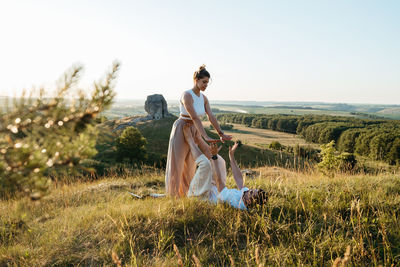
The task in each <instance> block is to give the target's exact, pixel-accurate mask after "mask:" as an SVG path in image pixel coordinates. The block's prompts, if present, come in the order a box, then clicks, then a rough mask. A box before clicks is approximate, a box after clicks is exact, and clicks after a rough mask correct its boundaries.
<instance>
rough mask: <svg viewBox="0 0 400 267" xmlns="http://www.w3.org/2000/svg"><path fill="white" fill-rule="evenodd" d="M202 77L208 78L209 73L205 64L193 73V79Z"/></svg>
mask: <svg viewBox="0 0 400 267" xmlns="http://www.w3.org/2000/svg"><path fill="white" fill-rule="evenodd" d="M204 77H208V78H210V73H209V72H208V71H207V70H206V65H204V64H203V65H201V66H200V67H199V69H198V70H196V71H195V72H194V74H193V79H194V80H199V79H203V78H204Z"/></svg>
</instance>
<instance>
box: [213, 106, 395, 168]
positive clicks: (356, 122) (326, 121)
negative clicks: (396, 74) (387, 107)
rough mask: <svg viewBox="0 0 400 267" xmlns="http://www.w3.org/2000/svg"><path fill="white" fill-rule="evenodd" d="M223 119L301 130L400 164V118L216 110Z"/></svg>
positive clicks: (312, 137)
mask: <svg viewBox="0 0 400 267" xmlns="http://www.w3.org/2000/svg"><path fill="white" fill-rule="evenodd" d="M216 116H217V119H218V121H220V122H221V123H238V124H243V125H246V126H248V127H254V128H261V129H270V130H274V131H280V132H286V133H292V134H298V135H300V136H302V137H303V138H304V139H305V140H306V141H308V142H313V143H319V144H327V143H329V142H331V141H334V142H335V144H336V148H337V149H338V150H339V151H341V152H348V153H354V154H358V155H361V156H366V157H369V158H370V159H373V160H380V161H384V162H387V163H389V164H390V165H396V164H400V121H397V120H387V119H358V118H349V117H340V116H329V115H285V114H275V115H266V114H241V113H240V114H239V113H237V114H217V115H216Z"/></svg>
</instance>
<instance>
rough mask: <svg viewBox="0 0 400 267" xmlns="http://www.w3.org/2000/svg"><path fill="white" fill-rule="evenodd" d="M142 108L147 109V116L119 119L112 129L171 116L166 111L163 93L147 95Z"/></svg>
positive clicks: (120, 128) (115, 129)
mask: <svg viewBox="0 0 400 267" xmlns="http://www.w3.org/2000/svg"><path fill="white" fill-rule="evenodd" d="M144 110H146V111H147V113H148V115H147V116H134V117H127V118H123V119H120V120H118V121H116V122H117V125H116V126H115V127H114V129H113V131H118V130H122V129H124V128H126V127H128V126H135V125H136V124H138V123H142V122H146V121H151V120H159V119H162V118H165V117H170V116H173V115H172V114H171V113H169V112H168V106H167V101H165V98H164V97H163V95H160V94H154V95H149V96H147V99H146V102H145V103H144Z"/></svg>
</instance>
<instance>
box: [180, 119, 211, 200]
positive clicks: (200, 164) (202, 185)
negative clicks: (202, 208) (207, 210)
mask: <svg viewBox="0 0 400 267" xmlns="http://www.w3.org/2000/svg"><path fill="white" fill-rule="evenodd" d="M183 134H184V136H185V139H186V142H187V143H188V145H189V147H190V152H191V153H192V156H193V158H194V159H195V160H196V165H197V170H196V173H195V175H194V177H193V179H192V181H191V182H190V185H189V191H188V193H187V196H188V197H197V196H200V197H203V198H206V199H209V197H210V192H211V190H212V169H211V163H210V161H209V160H208V159H207V157H206V156H205V155H204V154H203V153H201V151H200V149H199V148H198V147H197V145H196V143H195V142H194V139H193V136H192V132H191V131H190V128H189V127H187V126H184V127H183Z"/></svg>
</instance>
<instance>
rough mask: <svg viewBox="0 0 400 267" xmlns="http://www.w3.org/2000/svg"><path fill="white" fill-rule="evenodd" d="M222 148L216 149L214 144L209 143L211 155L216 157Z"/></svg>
mask: <svg viewBox="0 0 400 267" xmlns="http://www.w3.org/2000/svg"><path fill="white" fill-rule="evenodd" d="M221 148H222V146H220V147H218V145H217V144H216V143H211V144H210V151H211V155H213V156H214V155H217V154H218V152H219V151H220V150H221Z"/></svg>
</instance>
